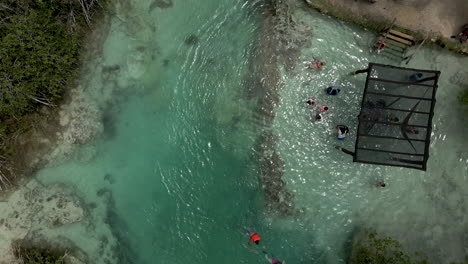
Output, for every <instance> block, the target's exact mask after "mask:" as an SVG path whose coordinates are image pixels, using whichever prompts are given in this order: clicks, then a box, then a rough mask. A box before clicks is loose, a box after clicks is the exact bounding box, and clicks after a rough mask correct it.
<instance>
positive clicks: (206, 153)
mask: <svg viewBox="0 0 468 264" xmlns="http://www.w3.org/2000/svg"><path fill="white" fill-rule="evenodd" d="M130 3H131V4H130V5H129V6H125V5H122V6H121V7H120V9H117V10H118V12H116V13H117V15H116V16H115V17H114V19H113V20H112V25H111V28H110V32H109V35H108V37H107V39H106V42H105V43H104V46H103V54H102V59H101V60H99V61H98V62H96V63H97V66H96V67H97V68H99V67H101V66H103V65H114V64H118V65H121V71H120V74H119V75H118V76H115V77H113V78H114V79H112V82H110V81H106V82H104V83H103V82H101V81H100V80H101V79H102V76H100V75H102V71H96V72H94V73H90V76H87V77H86V78H87V79H90V80H91V81H90V88H88V92H89V94H90V95H91V96H93V97H94V98H95V100H96V101H98V102H99V101H100V100H101V99H100V98H102V97H104V96H103V95H102V94H99V93H98V92H96V91H102V90H103V89H93V87H104V88H106V87H107V86H109V87H110V86H111V85H115V86H116V87H118V88H115V87H113V88H112V89H114V90H115V92H114V93H113V94H108V95H106V96H107V98H110V100H106V103H105V104H104V103H102V106H101V107H102V109H104V111H105V114H104V125H105V127H104V135H103V136H102V138H99V139H97V140H96V141H95V142H93V143H91V144H88V145H86V146H83V147H81V148H80V149H79V150H78V151H77V153H76V157H75V158H73V159H72V160H70V161H67V162H64V163H63V164H60V165H58V166H55V167H51V168H46V169H43V170H41V171H40V172H39V173H38V175H37V178H38V179H39V180H40V181H41V182H43V183H45V184H50V183H55V182H60V183H65V184H68V185H71V186H73V187H75V188H76V190H77V192H78V194H79V195H80V196H81V197H82V199H83V200H84V201H85V202H86V203H96V204H98V207H97V209H96V210H95V211H93V212H94V214H102V213H103V212H104V213H107V214H109V212H110V215H111V216H112V217H110V220H109V221H108V222H107V223H106V224H108V225H109V226H110V227H111V228H112V229H113V230H114V235H116V236H118V238H119V239H120V241H121V247H120V249H119V251H120V258H121V261H122V263H187V262H190V263H260V262H262V261H265V260H264V259H263V256H261V255H259V254H257V252H255V251H250V250H249V249H248V247H247V246H246V244H247V243H246V242H247V239H246V237H245V236H243V235H242V234H240V233H239V231H238V230H237V227H238V226H243V225H246V224H247V223H246V222H247V221H246V217H250V218H251V219H252V221H253V222H254V225H255V226H256V228H257V231H259V232H260V233H261V234H262V235H263V241H264V242H263V244H264V245H265V247H266V249H267V250H268V251H270V252H274V253H275V254H276V255H278V256H280V257H284V258H285V259H286V260H287V261H288V263H311V262H312V263H343V262H345V258H346V256H347V253H348V252H347V245H348V244H349V240H350V237H351V235H352V232H353V230H354V228H356V227H358V226H365V227H374V228H376V229H377V230H378V231H380V232H383V233H385V234H388V235H391V236H394V237H396V238H397V239H399V240H401V241H402V242H403V244H404V246H406V247H407V248H408V249H409V250H410V251H415V250H419V251H423V252H424V253H426V254H428V255H430V257H431V258H432V259H434V260H436V261H435V263H436V262H437V263H438V262H441V261H442V260H451V259H447V258H453V260H461V259H462V258H463V256H464V255H466V254H468V253H467V252H466V249H465V248H463V247H464V245H466V244H468V238H467V237H465V234H466V233H467V232H466V231H467V230H468V221H467V219H466V217H465V216H464V215H465V211H466V210H467V209H468V201H467V200H466V199H467V197H468V192H467V191H465V190H466V189H467V188H464V187H468V181H467V179H466V177H467V169H468V153H467V152H466V150H464V149H463V144H460V143H461V142H463V135H462V128H463V127H466V123H467V119H466V115H463V109H462V108H461V107H460V106H459V105H458V104H457V102H456V96H455V95H456V94H457V93H458V91H460V90H461V86H462V84H465V85H466V81H467V80H466V79H464V77H463V76H464V74H463V73H460V71H461V69H463V65H467V59H466V58H458V57H456V56H454V55H451V54H448V53H446V52H441V51H434V50H422V51H420V53H418V54H417V55H416V56H415V58H414V59H413V60H412V61H411V63H410V64H409V65H408V66H410V67H415V68H418V67H421V68H425V69H438V70H441V71H442V72H443V73H442V77H441V80H440V83H439V86H440V88H439V90H438V95H437V100H438V102H437V105H436V115H435V117H434V131H433V133H434V135H433V136H432V138H431V139H432V144H431V158H430V159H429V166H428V167H429V169H428V171H427V172H426V173H423V172H419V171H415V170H409V169H400V168H387V167H381V166H370V165H361V164H354V163H352V161H351V158H350V157H348V156H346V155H344V154H343V153H341V152H338V151H336V150H335V149H334V148H333V145H335V144H338V142H336V140H335V137H334V129H333V128H334V126H335V125H336V124H337V123H345V124H347V125H348V126H349V127H350V128H351V137H350V138H348V139H347V140H346V141H345V142H340V144H343V145H344V146H345V147H347V148H349V149H353V145H354V143H353V137H354V136H355V134H354V133H353V132H354V131H355V129H356V125H357V120H356V116H357V114H358V111H359V103H360V97H361V93H362V88H363V86H364V76H359V75H358V76H349V73H350V72H351V71H354V70H356V69H362V68H365V67H366V65H367V63H368V62H370V61H372V62H381V63H390V64H395V62H394V61H391V60H390V59H388V58H384V57H382V56H381V57H378V56H376V55H375V54H373V53H371V52H370V50H369V48H368V47H369V46H370V45H371V44H372V42H373V41H374V38H375V36H374V35H373V34H372V33H369V32H366V31H363V30H361V29H358V28H355V27H353V26H350V25H348V24H345V23H341V22H338V21H335V20H332V19H330V18H328V17H325V16H322V15H320V14H318V13H315V12H313V11H310V10H303V9H298V10H297V11H296V12H295V13H294V18H295V19H296V21H300V22H302V23H304V24H305V25H308V26H310V27H311V28H312V29H313V33H312V36H311V38H312V44H311V46H310V47H305V48H304V49H303V50H302V53H301V57H300V60H299V61H298V62H297V64H298V65H297V66H296V68H295V70H294V71H293V72H289V73H287V72H286V71H284V72H283V76H282V86H283V87H282V90H281V94H280V96H281V101H280V103H279V104H278V105H277V106H276V113H277V114H276V118H275V120H274V123H273V131H274V133H275V134H276V135H278V142H277V144H278V146H277V150H278V152H279V154H280V156H281V158H282V159H284V161H285V174H284V176H283V179H284V180H285V181H286V182H287V189H288V190H289V191H291V192H292V193H293V194H294V200H293V201H294V206H295V208H297V209H300V210H302V211H303V213H301V214H299V215H298V216H295V217H291V218H286V219H284V218H277V217H276V216H275V215H274V214H273V215H272V214H269V213H268V212H266V210H265V209H264V201H263V194H262V190H261V188H260V186H259V184H258V175H259V168H258V165H259V164H258V161H257V160H256V159H255V158H254V157H255V146H256V140H257V139H258V136H259V134H260V132H261V131H262V129H263V127H262V125H261V124H259V122H258V121H257V120H256V118H255V115H256V112H255V111H256V98H253V99H252V98H250V97H247V96H246V95H245V94H246V89H247V83H248V82H247V81H246V80H247V79H248V77H249V75H250V74H252V72H251V70H250V69H251V68H250V67H249V65H250V63H252V56H253V55H254V54H255V52H256V48H257V47H256V44H257V37H258V32H257V31H258V28H259V24H260V22H261V18H262V17H261V15H260V14H261V11H262V6H260V5H258V3H255V2H253V1H245V2H244V1H228V0H223V1H219V0H216V1H215V0H212V1H211V0H210V1H207V0H205V1H195V0H193V1H187V2H184V3H182V2H179V1H174V3H173V6H172V7H169V8H165V9H160V8H154V9H152V8H150V7H151V6H150V5H151V2H150V1H143V0H140V1H137V0H134V1H132V2H130ZM119 10H120V11H119ZM311 58H320V59H322V60H324V61H325V62H327V65H326V66H325V69H324V70H323V71H322V72H314V71H311V70H310V69H305V68H304V67H303V61H307V60H310V59H311ZM465 75H466V73H465ZM330 84H335V85H339V86H341V87H343V90H342V93H341V94H340V95H339V96H337V97H327V96H325V95H324V94H323V93H322V92H321V91H322V90H323V89H324V88H326V87H327V86H328V85H330ZM106 89H107V88H106ZM308 96H316V97H317V98H318V99H319V103H320V104H326V105H328V106H329V107H330V111H329V113H327V114H326V115H325V117H324V121H323V122H321V123H312V122H310V121H309V120H308V118H309V115H310V110H308V109H307V108H305V106H304V105H303V104H302V101H303V100H304V99H305V98H307V97H308ZM103 101H104V100H103ZM108 101H111V102H112V103H111V104H110V105H109V104H108ZM447 106H452V107H447ZM382 178H383V179H385V181H386V182H387V184H388V187H387V188H385V189H377V188H372V187H371V186H372V185H373V184H375V183H376V181H378V180H379V179H382ZM109 194H111V197H112V199H109ZM103 208H105V209H103ZM99 209H103V210H100V211H99ZM442 212H443V213H442ZM92 214H93V213H91V215H92ZM103 228H104V227H103V226H96V227H95V233H96V237H94V239H99V236H100V231H99V230H100V229H103ZM67 234H68V236H69V237H70V238H71V239H72V240H73V241H75V242H76V243H77V244H78V245H80V246H82V247H83V248H86V247H91V246H92V245H93V244H90V243H89V238H86V237H82V236H81V235H80V234H79V231H77V230H74V229H73V227H70V228H69V230H68V231H67ZM265 263H266V261H265Z"/></svg>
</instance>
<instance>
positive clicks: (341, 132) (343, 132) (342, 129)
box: [336, 125, 349, 140]
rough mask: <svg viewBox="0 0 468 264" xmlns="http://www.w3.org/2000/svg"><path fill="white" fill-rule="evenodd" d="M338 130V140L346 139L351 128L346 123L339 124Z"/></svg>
mask: <svg viewBox="0 0 468 264" xmlns="http://www.w3.org/2000/svg"><path fill="white" fill-rule="evenodd" d="M336 131H337V132H338V135H337V136H336V138H337V139H338V140H345V138H346V136H347V135H348V133H349V128H348V127H347V126H345V125H337V126H336Z"/></svg>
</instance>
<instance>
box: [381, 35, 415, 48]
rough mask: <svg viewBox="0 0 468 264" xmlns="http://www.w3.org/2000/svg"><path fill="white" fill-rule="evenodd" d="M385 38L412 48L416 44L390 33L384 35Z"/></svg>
mask: <svg viewBox="0 0 468 264" xmlns="http://www.w3.org/2000/svg"><path fill="white" fill-rule="evenodd" d="M382 35H383V36H384V37H386V38H387V39H391V40H394V41H396V42H400V43H402V44H405V45H408V46H412V45H413V44H414V42H412V41H410V40H406V39H404V38H400V37H398V36H396V35H393V34H389V33H383V34H382Z"/></svg>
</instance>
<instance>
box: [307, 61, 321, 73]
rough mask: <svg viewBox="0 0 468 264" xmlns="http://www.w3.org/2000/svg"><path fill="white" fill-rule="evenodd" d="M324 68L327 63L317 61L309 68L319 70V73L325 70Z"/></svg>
mask: <svg viewBox="0 0 468 264" xmlns="http://www.w3.org/2000/svg"><path fill="white" fill-rule="evenodd" d="M323 66H325V62H322V61H320V60H315V61H314V62H312V63H311V64H310V65H309V68H311V69H317V70H319V71H321V70H323Z"/></svg>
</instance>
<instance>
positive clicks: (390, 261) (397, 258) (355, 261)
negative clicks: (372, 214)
mask: <svg viewBox="0 0 468 264" xmlns="http://www.w3.org/2000/svg"><path fill="white" fill-rule="evenodd" d="M350 263H352V264H364V263H372V264H424V263H428V262H427V261H426V260H418V261H412V260H411V259H410V257H409V256H408V255H407V254H406V253H405V252H404V251H403V250H402V246H401V244H400V242H398V241H397V240H395V239H393V238H390V237H379V236H378V235H377V233H376V232H375V231H374V230H366V231H365V235H364V236H363V237H361V239H360V240H358V241H357V242H356V243H355V244H354V245H353V252H352V256H351V259H350Z"/></svg>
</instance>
